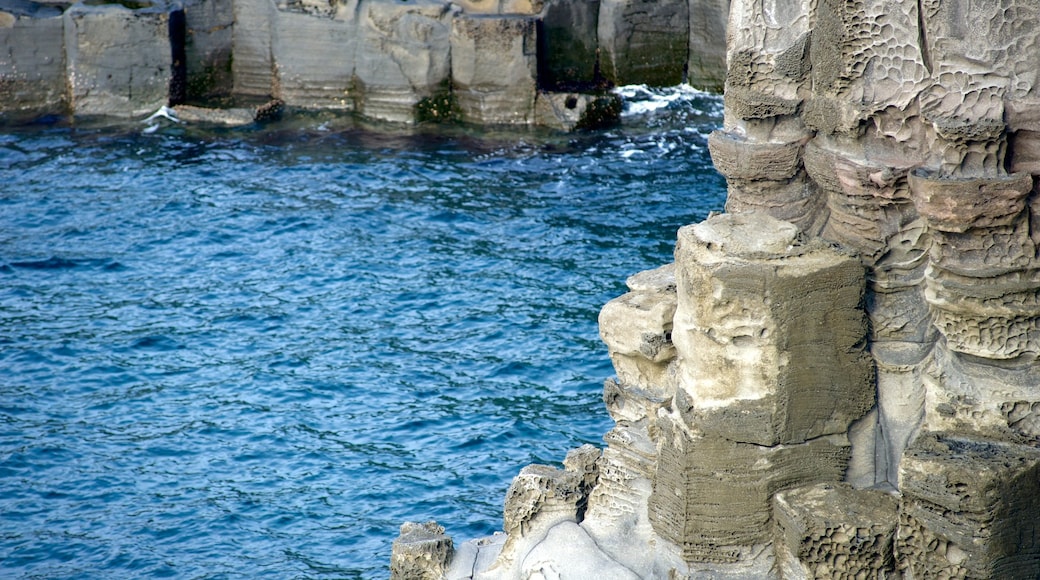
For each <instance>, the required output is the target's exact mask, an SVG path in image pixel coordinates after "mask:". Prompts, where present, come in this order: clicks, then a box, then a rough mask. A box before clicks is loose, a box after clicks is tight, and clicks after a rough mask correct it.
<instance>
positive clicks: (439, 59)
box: [354, 0, 453, 123]
mask: <svg viewBox="0 0 1040 580" xmlns="http://www.w3.org/2000/svg"><path fill="white" fill-rule="evenodd" d="M359 12H360V16H359V18H358V40H357V62H356V68H355V71H354V74H355V76H356V78H357V83H358V91H359V100H358V111H360V112H361V113H363V114H364V115H365V116H366V117H370V118H372V119H379V120H384V121H396V122H405V123H413V122H415V121H417V120H419V114H418V110H417V108H418V107H419V105H420V103H421V102H422V101H423V100H424V99H432V98H436V97H440V96H442V95H443V94H446V93H447V92H448V85H449V82H450V78H451V57H450V54H451V52H450V51H451V48H450V41H449V37H450V31H451V27H452V21H453V19H452V16H453V12H452V11H451V8H450V6H449V5H447V4H444V3H443V2H440V1H439V0H410V1H409V2H383V1H379V0H361V4H360V8H359Z"/></svg>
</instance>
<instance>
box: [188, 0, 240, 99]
mask: <svg viewBox="0 0 1040 580" xmlns="http://www.w3.org/2000/svg"><path fill="white" fill-rule="evenodd" d="M184 16H185V31H184V32H185V38H184V48H185V54H184V58H185V63H184V64H185V74H186V75H187V78H186V81H187V86H186V97H187V98H188V99H189V100H208V99H221V98H228V97H230V96H231V94H232V91H233V90H234V77H233V76H232V60H233V59H232V46H233V44H234V29H235V14H234V7H233V2H232V1H231V0H192V1H188V2H185V4H184Z"/></svg>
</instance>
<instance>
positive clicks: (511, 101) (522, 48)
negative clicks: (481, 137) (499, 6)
mask: <svg viewBox="0 0 1040 580" xmlns="http://www.w3.org/2000/svg"><path fill="white" fill-rule="evenodd" d="M537 70H538V63H537V32H536V26H535V19H533V18H529V17H523V16H470V15H464V16H459V17H457V18H455V19H454V20H453V22H452V28H451V79H452V90H453V92H454V94H455V97H456V99H457V102H458V106H459V109H460V113H461V117H462V120H463V121H467V122H471V123H477V124H485V125H508V124H527V123H530V122H531V121H532V120H533V119H534V109H535V95H536V92H537V84H536V77H537Z"/></svg>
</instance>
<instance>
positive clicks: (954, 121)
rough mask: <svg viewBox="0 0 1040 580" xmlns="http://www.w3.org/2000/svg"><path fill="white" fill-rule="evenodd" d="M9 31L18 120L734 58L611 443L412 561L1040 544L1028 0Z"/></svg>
mask: <svg viewBox="0 0 1040 580" xmlns="http://www.w3.org/2000/svg"><path fill="white" fill-rule="evenodd" d="M0 46H2V47H3V49H4V52H3V53H0V122H3V123H28V122H33V121H36V120H38V119H40V118H42V117H48V116H60V117H64V118H72V119H77V118H85V117H95V116H97V117H121V118H140V117H147V116H148V115H150V114H153V113H155V112H156V111H159V112H160V113H162V114H168V115H171V116H178V117H181V118H192V119H195V120H196V121H197V122H203V123H217V124H220V123H223V124H248V123H253V122H256V121H257V119H258V118H264V117H267V116H271V115H277V114H278V113H279V112H280V111H283V110H322V111H326V110H331V111H341V112H344V113H350V114H356V115H359V116H360V117H363V118H366V119H372V120H377V121H385V122H391V123H399V124H405V125H413V124H418V123H428V122H463V123H471V124H476V125H488V126H490V125H514V126H529V125H539V126H546V127H552V128H557V129H560V130H574V129H579V128H582V127H590V126H597V125H599V124H602V123H609V122H611V121H612V120H613V119H616V116H617V113H618V110H619V102H618V100H617V99H618V97H617V96H616V95H614V94H613V93H611V92H609V91H607V90H606V89H607V88H608V87H610V86H612V85H618V84H631V83H648V84H652V85H668V84H676V83H679V82H683V81H685V82H689V83H691V84H693V85H695V86H700V87H706V88H716V89H717V88H721V86H722V85H723V84H724V88H725V104H726V114H725V123H724V126H723V127H722V128H721V129H720V130H718V131H716V132H715V133H714V134H712V135H711V137H710V139H709V141H708V146H709V148H710V150H711V154H712V157H713V160H714V163H715V166H716V168H717V169H718V171H719V172H720V173H721V174H722V175H724V176H725V178H726V180H727V184H728V199H727V204H726V212H725V213H723V214H719V215H714V216H711V217H709V218H708V219H707V220H705V221H704V222H702V223H699V224H692V225H689V226H686V227H684V228H682V229H680V230H679V232H678V233H677V243H676V246H675V260H674V263H672V264H667V265H663V266H661V267H660V268H658V269H655V270H651V271H648V272H642V273H638V274H635V275H633V276H632V277H631V278H630V279H629V280H628V281H627V284H628V288H629V290H630V292H628V293H627V294H625V295H623V296H620V297H618V298H616V299H615V300H612V301H611V302H609V303H608V304H607V305H605V306H604V308H603V310H602V312H601V315H600V320H599V322H600V331H601V336H602V338H603V341H604V342H605V343H606V346H607V349H608V354H609V356H610V358H611V361H612V362H613V364H614V368H615V371H616V377H614V378H611V379H608V380H607V381H606V383H605V385H604V396H603V398H604V403H605V405H606V408H607V411H608V413H609V414H610V416H611V418H612V419H613V420H614V421H615V427H614V428H613V429H612V430H611V431H609V432H608V433H607V434H606V435H605V437H604V441H605V443H606V445H605V447H604V448H602V449H598V448H595V447H593V446H584V447H582V448H579V449H576V450H574V451H573V452H572V453H570V454H568V456H567V457H566V458H564V459H563V460H562V468H560V467H554V466H548V465H531V466H528V467H526V468H524V469H523V470H522V471H521V472H520V474H519V475H518V476H517V477H516V479H515V480H514V482H513V484H512V486H511V487H510V489H509V491H508V493H507V496H506V498H505V502H504V503H505V507H504V517H503V528H504V532H503V533H502V534H498V535H496V536H493V537H490V538H481V539H475V540H469V541H464V542H460V543H458V544H456V543H455V541H454V540H453V539H452V538H451V537H450V536H448V535H447V534H445V530H444V528H443V527H441V526H440V525H439V524H437V523H435V522H427V523H406V524H405V525H404V526H402V529H401V535H400V537H399V538H398V539H397V541H396V542H395V544H394V551H393V555H392V561H391V572H392V576H393V578H396V579H418V578H424V579H425V578H428V579H442V578H446V579H452V580H461V579H488V580H490V579H514V578H516V579H535V578H542V579H550V578H575V579H577V578H590V577H599V578H619V579H621V578H643V579H646V578H668V579H680V578H686V579H694V578H785V579H786V578H904V579H919V578H933V577H934V578H980V579H981V578H987V579H988V578H993V579H996V578H1000V579H1005V578H1036V577H1038V576H1040V362H1038V357H1040V233H1038V232H1040V195H1038V186H1037V176H1038V175H1040V86H1038V85H1040V81H1038V77H1040V5H1038V4H1037V3H1036V2H1035V1H1034V0H1003V1H1002V2H996V1H993V2H989V1H985V2H980V1H973V0H792V1H790V2H779V1H771V0H770V1H762V0H731V1H725V0H659V1H656V2H649V1H647V0H598V1H588V2H585V1H577V0H570V1H567V0H556V1H553V0H545V1H541V0H457V1H455V2H442V1H439V0H344V1H342V2H340V1H333V2H328V1H324V0H322V1H318V0H285V1H280V2H275V1H272V0H195V1H188V2H185V3H167V2H165V1H161V0H154V1H144V2H137V1H131V0H123V1H121V2H113V3H106V2H98V1H96V0H86V1H80V2H76V3H72V4H70V3H63V2H37V1H34V0H0ZM166 107H171V109H169V111H172V112H166V111H167V109H165V108H166ZM192 115H195V116H194V117H192ZM445 523H449V524H450V522H445Z"/></svg>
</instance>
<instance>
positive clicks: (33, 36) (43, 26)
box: [0, 1, 68, 121]
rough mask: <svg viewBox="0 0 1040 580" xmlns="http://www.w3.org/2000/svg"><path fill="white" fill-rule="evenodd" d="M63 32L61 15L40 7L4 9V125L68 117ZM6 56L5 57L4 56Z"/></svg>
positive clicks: (0, 110)
mask: <svg viewBox="0 0 1040 580" xmlns="http://www.w3.org/2000/svg"><path fill="white" fill-rule="evenodd" d="M63 35H64V27H63V19H62V13H61V10H60V9H58V8H56V7H54V6H48V5H45V4H38V3H36V2H30V1H26V2H18V3H11V4H10V5H5V6H0V46H2V47H3V49H0V51H3V52H6V53H7V54H6V58H3V57H0V103H3V105H0V120H8V119H9V120H12V121H21V120H32V119H33V118H34V117H37V116H40V115H46V114H50V113H55V112H59V113H60V112H64V111H65V109H66V108H67V106H68V103H67V97H66V87H65V79H66V75H65V50H64V42H63ZM0 54H2V53H0Z"/></svg>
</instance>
